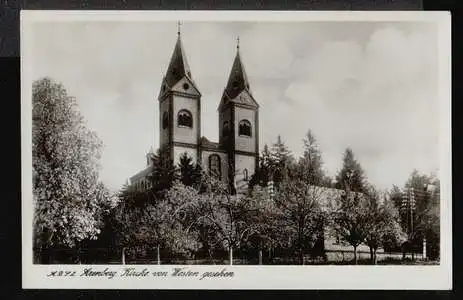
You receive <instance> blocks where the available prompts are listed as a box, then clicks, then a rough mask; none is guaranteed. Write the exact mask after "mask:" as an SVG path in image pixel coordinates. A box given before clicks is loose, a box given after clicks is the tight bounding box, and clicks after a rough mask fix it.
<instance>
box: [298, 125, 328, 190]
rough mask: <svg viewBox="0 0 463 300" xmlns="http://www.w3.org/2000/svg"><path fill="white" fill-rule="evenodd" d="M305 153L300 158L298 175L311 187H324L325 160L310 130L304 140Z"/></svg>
mask: <svg viewBox="0 0 463 300" xmlns="http://www.w3.org/2000/svg"><path fill="white" fill-rule="evenodd" d="M303 141H304V152H303V154H302V157H300V158H299V163H298V175H299V178H300V179H301V180H303V181H304V182H305V183H307V184H311V185H318V186H320V185H322V184H323V180H324V178H325V172H324V171H323V168H322V167H323V160H322V155H321V151H320V148H319V145H318V143H317V140H316V138H315V136H314V134H313V133H312V131H311V130H309V131H308V132H307V134H306V137H305V138H304V140H303Z"/></svg>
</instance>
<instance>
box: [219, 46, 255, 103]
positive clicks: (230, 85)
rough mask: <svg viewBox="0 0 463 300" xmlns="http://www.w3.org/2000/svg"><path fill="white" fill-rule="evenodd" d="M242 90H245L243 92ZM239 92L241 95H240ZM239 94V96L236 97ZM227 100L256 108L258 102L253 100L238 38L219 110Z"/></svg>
mask: <svg viewBox="0 0 463 300" xmlns="http://www.w3.org/2000/svg"><path fill="white" fill-rule="evenodd" d="M243 92H246V93H244V94H243ZM240 94H241V95H240ZM238 96H239V97H238ZM228 102H233V103H236V104H242V105H247V106H250V107H252V108H258V107H259V104H257V102H256V101H255V100H254V97H253V96H252V93H251V88H250V85H249V80H248V76H247V74H246V70H245V69H244V64H243V62H242V60H241V55H240V46H239V39H238V45H237V46H236V56H235V60H234V61H233V65H232V68H231V71H230V75H229V77H228V82H227V86H226V87H225V90H224V93H223V96H222V100H221V101H220V104H219V110H220V109H221V107H223V105H225V104H226V103H228Z"/></svg>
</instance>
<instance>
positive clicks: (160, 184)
mask: <svg viewBox="0 0 463 300" xmlns="http://www.w3.org/2000/svg"><path fill="white" fill-rule="evenodd" d="M152 160H153V173H152V174H151V175H150V176H149V179H150V180H151V187H152V188H151V190H152V192H153V194H154V195H155V197H158V198H163V197H164V196H165V192H166V191H167V190H168V189H170V188H171V187H172V184H173V182H174V181H176V180H177V179H178V178H179V172H178V171H179V170H178V168H177V167H176V166H175V165H174V162H173V160H172V159H171V158H170V156H169V153H168V152H167V151H162V150H161V149H158V151H157V153H156V154H155V155H153V156H152Z"/></svg>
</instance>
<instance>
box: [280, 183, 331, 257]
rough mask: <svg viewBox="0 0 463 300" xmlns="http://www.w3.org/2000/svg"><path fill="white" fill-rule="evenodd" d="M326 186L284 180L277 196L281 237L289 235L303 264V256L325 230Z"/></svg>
mask: <svg viewBox="0 0 463 300" xmlns="http://www.w3.org/2000/svg"><path fill="white" fill-rule="evenodd" d="M324 196H325V189H323V188H321V187H319V186H315V185H309V184H307V183H306V182H304V181H303V180H285V181H284V182H283V183H282V184H281V186H280V189H279V192H278V194H277V195H276V197H275V203H276V207H277V209H278V210H279V225H280V226H279V230H280V232H279V233H278V236H281V237H283V236H286V238H290V240H291V241H292V242H291V243H292V244H293V245H294V248H295V249H296V251H297V253H298V255H299V261H300V263H301V264H303V257H304V254H305V252H306V251H307V250H308V249H311V248H312V247H313V246H314V244H315V242H316V241H317V239H318V238H319V237H320V236H321V234H322V231H323V223H324V222H323V221H324V214H323V213H322V207H321V203H322V202H323V201H324Z"/></svg>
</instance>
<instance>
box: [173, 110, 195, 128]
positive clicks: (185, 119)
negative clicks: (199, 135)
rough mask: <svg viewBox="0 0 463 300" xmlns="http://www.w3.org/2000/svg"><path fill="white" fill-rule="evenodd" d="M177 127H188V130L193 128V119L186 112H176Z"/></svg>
mask: <svg viewBox="0 0 463 300" xmlns="http://www.w3.org/2000/svg"><path fill="white" fill-rule="evenodd" d="M177 125H178V126H184V127H190V128H192V127H193V117H192V115H191V113H190V112H189V111H188V110H186V109H182V110H181V111H179V112H178V115H177Z"/></svg>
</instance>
